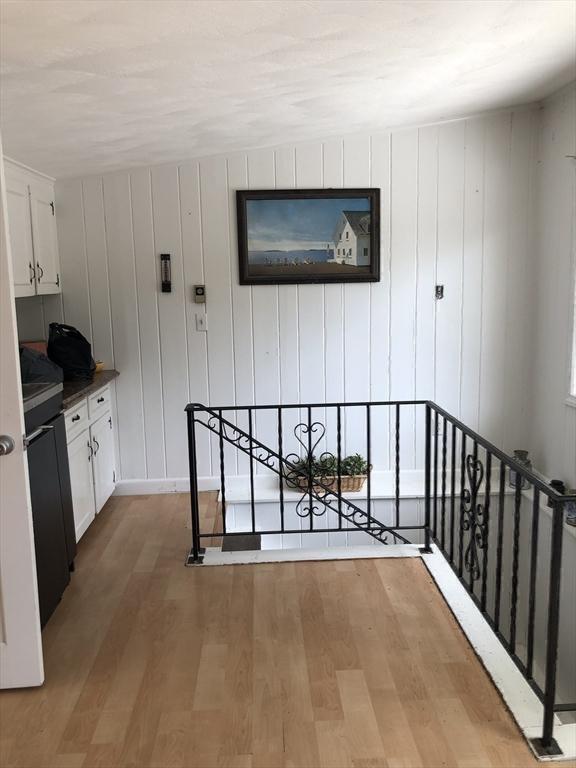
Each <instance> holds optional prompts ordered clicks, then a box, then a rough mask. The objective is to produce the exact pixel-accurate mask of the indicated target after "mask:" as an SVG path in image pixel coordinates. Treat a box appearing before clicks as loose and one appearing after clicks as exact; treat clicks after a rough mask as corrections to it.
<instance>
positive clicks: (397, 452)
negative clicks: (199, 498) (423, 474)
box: [394, 403, 400, 528]
mask: <svg viewBox="0 0 576 768" xmlns="http://www.w3.org/2000/svg"><path fill="white" fill-rule="evenodd" d="M395 455H396V467H395V468H396V472H395V493H394V497H395V507H396V528H398V526H399V525H400V405H399V404H398V403H397V404H396V440H395Z"/></svg>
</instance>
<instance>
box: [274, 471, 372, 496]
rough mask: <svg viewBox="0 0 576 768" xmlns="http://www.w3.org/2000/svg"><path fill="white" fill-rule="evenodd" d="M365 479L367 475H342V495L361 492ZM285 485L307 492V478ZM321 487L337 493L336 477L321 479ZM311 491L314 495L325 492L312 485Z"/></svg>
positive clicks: (329, 476) (300, 478) (328, 476)
mask: <svg viewBox="0 0 576 768" xmlns="http://www.w3.org/2000/svg"><path fill="white" fill-rule="evenodd" d="M366 478H367V475H342V476H341V477H340V489H341V491H342V492H343V493H350V492H355V491H361V490H362V488H363V487H364V483H365V482H366ZM318 479H320V478H318ZM287 485H289V486H291V487H292V488H299V489H300V490H301V491H307V490H308V478H307V477H299V478H298V479H296V480H294V481H290V482H288V483H287ZM323 485H325V486H326V488H330V490H331V491H338V477H337V476H336V475H326V477H325V478H323ZM312 490H313V491H314V493H320V494H321V493H322V492H323V491H325V489H324V488H323V487H322V486H321V485H313V486H312Z"/></svg>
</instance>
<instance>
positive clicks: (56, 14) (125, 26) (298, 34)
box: [1, 0, 576, 177]
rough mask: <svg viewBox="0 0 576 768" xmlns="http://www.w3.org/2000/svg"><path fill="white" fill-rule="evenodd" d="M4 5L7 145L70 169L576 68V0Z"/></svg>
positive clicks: (408, 115) (401, 110)
mask: <svg viewBox="0 0 576 768" xmlns="http://www.w3.org/2000/svg"><path fill="white" fill-rule="evenodd" d="M1 11H2V19H1V20H2V40H1V42H2V46H1V64H2V82H1V91H2V93H1V96H2V102H1V107H2V115H1V117H2V122H1V127H2V134H3V140H4V151H5V153H6V154H7V155H9V156H12V157H15V158H16V159H19V160H21V161H22V162H25V163H27V164H28V165H31V166H33V167H35V168H38V169H40V170H43V171H45V172H46V173H49V174H51V175H54V176H57V177H60V176H71V175H78V174H83V173H92V172H101V171H105V170H112V169H116V168H123V167H127V166H133V165H145V164H156V163H164V162H169V161H173V160H181V159H184V158H187V157H195V156H201V155H209V154H215V153H219V152H223V151H229V150H236V149H248V148H252V147H257V146H271V145H274V144H281V143H283V142H293V141H302V140H307V139H312V138H321V137H327V136H330V135H338V134H346V133H356V132H361V131H365V130H375V129H378V128H385V127H393V126H397V125H409V124H414V123H420V122H430V121H435V120H438V119H442V118H452V117H458V116H463V115H467V114H470V113H476V112H479V111H482V110H487V109H494V108H499V107H502V106H509V105H513V104H519V103H526V102H530V101H534V100H538V99H540V98H541V97H543V96H545V95H547V94H548V93H551V92H552V91H554V90H556V89H557V88H559V87H561V86H562V85H564V84H565V83H567V82H569V81H570V80H571V79H573V78H574V76H575V55H576V51H575V47H576V46H575V40H576V4H575V2H574V0H543V1H542V2H541V1H540V0H522V1H521V2H509V1H505V0H502V1H501V0H491V1H488V0H449V1H448V2H444V1H442V2H440V1H438V2H437V1H436V0H425V1H424V2H410V1H403V2H397V1H396V0H389V1H388V0H379V1H376V2H372V1H371V2H364V1H362V0H339V1H336V2H333V1H332V0H311V1H309V0H275V1H274V0H268V1H265V2H261V1H260V0H224V1H220V0H210V1H208V2H204V1H203V0H202V1H198V2H196V1H195V0H160V1H157V0H123V1H122V2H119V1H118V0H113V1H112V2H109V1H108V0H84V1H82V0H68V1H66V0H64V1H58V2H56V1H53V0H36V1H35V2H31V1H29V0H16V1H15V2H12V1H5V0H2V2H1Z"/></svg>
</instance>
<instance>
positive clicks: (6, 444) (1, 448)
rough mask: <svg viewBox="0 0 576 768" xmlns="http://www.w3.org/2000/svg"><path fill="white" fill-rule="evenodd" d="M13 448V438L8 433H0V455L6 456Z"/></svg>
mask: <svg viewBox="0 0 576 768" xmlns="http://www.w3.org/2000/svg"><path fill="white" fill-rule="evenodd" d="M13 450H14V440H13V439H12V438H11V437H10V435H0V456H8V454H9V453H12V451H13Z"/></svg>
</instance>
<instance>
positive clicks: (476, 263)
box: [460, 119, 486, 429]
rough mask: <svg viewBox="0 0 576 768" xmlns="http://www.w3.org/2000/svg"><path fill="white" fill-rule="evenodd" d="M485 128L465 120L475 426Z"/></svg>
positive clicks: (471, 416) (465, 333)
mask: <svg viewBox="0 0 576 768" xmlns="http://www.w3.org/2000/svg"><path fill="white" fill-rule="evenodd" d="M485 132H486V122H485V120H482V119H477V120H469V121H467V122H466V148H465V168H464V179H465V182H464V261H463V266H462V269H463V281H462V284H463V292H462V362H461V366H460V367H461V377H460V414H461V418H462V420H463V421H464V423H465V424H468V425H469V426H470V427H472V429H477V428H478V418H479V414H478V407H479V402H480V360H481V342H482V281H483V260H484V230H483V225H484V137H485Z"/></svg>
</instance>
